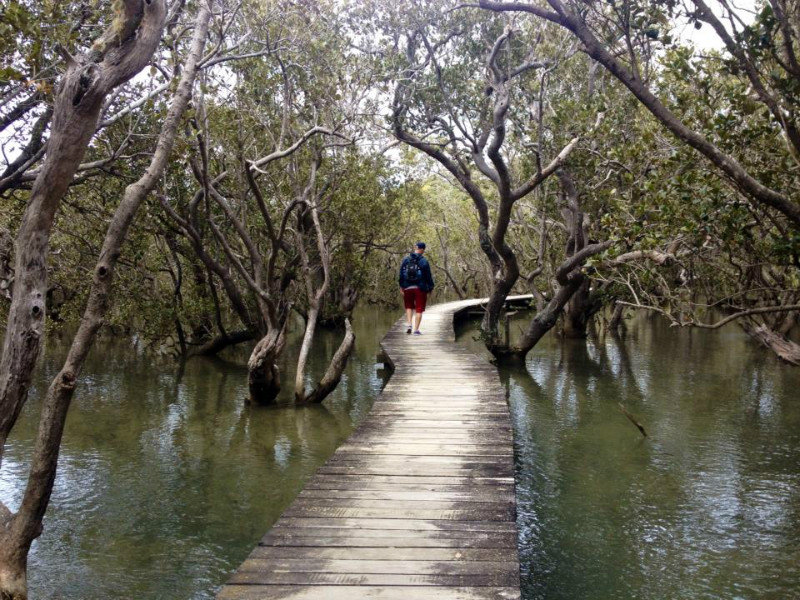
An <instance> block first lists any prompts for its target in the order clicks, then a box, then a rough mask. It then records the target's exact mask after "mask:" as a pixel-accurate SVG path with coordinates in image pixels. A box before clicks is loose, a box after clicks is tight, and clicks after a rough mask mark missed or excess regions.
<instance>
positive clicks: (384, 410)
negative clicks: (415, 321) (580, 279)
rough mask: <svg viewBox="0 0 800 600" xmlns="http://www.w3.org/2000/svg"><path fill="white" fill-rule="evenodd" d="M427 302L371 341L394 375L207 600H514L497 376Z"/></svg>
mask: <svg viewBox="0 0 800 600" xmlns="http://www.w3.org/2000/svg"><path fill="white" fill-rule="evenodd" d="M478 303H479V301H477V300H471V301H463V302H451V303H447V304H439V305H434V306H431V307H429V309H428V311H426V313H425V316H424V318H423V321H422V331H423V335H422V336H415V335H406V333H405V327H404V325H403V319H401V320H400V321H398V322H397V323H396V324H395V325H394V327H392V329H391V330H390V331H389V332H388V333H387V334H386V337H385V338H384V339H383V342H382V343H381V345H382V347H383V350H384V352H385V354H386V358H387V360H390V361H391V363H392V364H393V366H394V369H395V371H394V373H393V375H392V377H391V379H390V381H389V383H388V384H387V385H386V387H385V388H384V390H383V392H382V393H381V395H380V396H379V397H378V398H377V400H376V401H375V404H374V405H373V407H372V410H371V411H370V413H369V415H368V416H367V417H366V419H365V420H364V422H363V423H362V424H361V425H360V426H359V427H358V429H357V430H356V431H354V432H353V435H352V436H351V437H350V438H349V439H348V440H347V441H346V442H345V443H344V444H343V445H342V446H340V447H339V448H338V449H337V450H336V452H335V453H334V454H333V456H332V457H331V458H330V459H329V460H328V462H327V463H325V465H323V466H322V467H321V468H320V469H319V470H318V471H317V472H316V474H315V475H313V476H312V477H311V479H310V480H309V481H308V483H307V484H306V486H305V488H304V489H303V491H302V492H301V493H300V495H299V496H298V497H297V499H296V500H295V501H294V502H293V503H292V504H291V506H289V508H288V509H287V510H286V511H285V512H284V513H283V515H282V516H281V517H280V519H279V520H278V521H277V522H276V523H275V525H274V526H273V527H272V529H271V530H270V531H269V532H268V533H267V534H266V535H265V536H264V538H263V539H262V540H261V542H260V543H259V545H258V547H257V548H256V549H255V550H253V552H252V553H251V554H250V556H249V557H248V558H247V559H246V560H245V561H244V563H243V564H242V565H241V566H240V567H239V570H238V571H236V573H235V574H234V575H233V576H232V577H231V579H230V581H229V582H228V584H227V585H226V586H225V587H223V588H222V590H221V591H220V592H219V595H218V596H217V597H218V599H219V600H268V599H269V600H272V599H278V598H280V599H292V600H311V599H319V600H360V599H367V598H368V599H371V600H434V599H435V600H488V599H504V600H509V599H514V598H519V597H520V588H519V557H518V553H517V530H516V524H515V513H516V503H515V497H514V471H513V468H514V466H513V449H512V432H511V423H510V420H509V414H508V407H507V404H506V400H505V396H504V393H503V390H502V388H501V386H500V381H499V378H498V375H497V371H496V369H495V368H494V367H492V366H491V365H490V364H488V363H487V362H486V361H484V360H482V359H480V358H478V357H477V356H475V355H474V354H472V353H470V352H469V351H467V350H466V349H464V348H462V347H459V346H458V345H456V344H454V343H453V342H454V340H455V334H454V330H453V319H454V315H455V314H456V313H457V312H458V311H461V310H465V309H468V308H470V307H472V306H475V305H476V304H478Z"/></svg>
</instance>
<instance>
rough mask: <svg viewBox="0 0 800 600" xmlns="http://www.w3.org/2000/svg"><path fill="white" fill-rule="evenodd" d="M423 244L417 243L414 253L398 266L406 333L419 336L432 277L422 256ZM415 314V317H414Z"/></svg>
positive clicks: (430, 289)
mask: <svg viewBox="0 0 800 600" xmlns="http://www.w3.org/2000/svg"><path fill="white" fill-rule="evenodd" d="M423 254H425V243H424V242H417V243H416V244H415V245H414V252H412V253H410V254H409V255H408V256H406V257H405V258H404V259H403V262H402V264H401V265H400V288H401V289H402V290H403V305H404V306H405V308H406V323H407V324H408V327H407V329H406V333H411V331H412V329H413V330H414V334H415V335H421V332H420V330H419V324H420V322H421V321H422V313H423V312H424V311H425V304H426V303H427V301H428V294H429V293H430V292H432V291H433V285H434V284H433V275H432V274H431V265H430V264H429V263H428V260H427V259H426V258H425V257H424V256H423ZM415 313H416V315H415Z"/></svg>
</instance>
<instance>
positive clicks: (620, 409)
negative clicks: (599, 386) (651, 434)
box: [617, 402, 647, 437]
mask: <svg viewBox="0 0 800 600" xmlns="http://www.w3.org/2000/svg"><path fill="white" fill-rule="evenodd" d="M617 405H618V406H619V411H620V412H621V413H622V414H623V415H625V416H626V417H628V420H629V421H630V422H631V423H633V424H634V425H636V428H637V429H638V430H639V433H641V434H642V435H643V436H644V437H647V432H646V431H645V430H644V427H642V424H641V423H639V421H637V420H636V419H635V418H634V416H633V415H632V414H631V413H629V412H628V409H627V408H625V407H624V406H623V405H622V402H617Z"/></svg>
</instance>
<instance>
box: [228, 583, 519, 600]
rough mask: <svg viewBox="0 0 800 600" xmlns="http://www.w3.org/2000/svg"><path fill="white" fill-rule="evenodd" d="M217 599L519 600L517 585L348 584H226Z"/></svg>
mask: <svg viewBox="0 0 800 600" xmlns="http://www.w3.org/2000/svg"><path fill="white" fill-rule="evenodd" d="M217 598H219V600H273V599H275V598H280V599H281V600H353V599H354V598H358V599H363V600H519V598H520V592H519V587H518V586H511V587H506V588H502V587H491V588H487V587H474V586H472V587H455V586H453V587H430V586H422V585H411V584H409V583H406V584H405V585H400V586H392V587H386V586H369V585H359V586H348V585H340V586H336V585H305V586H290V585H267V586H261V585H229V586H225V587H224V588H223V589H222V591H221V592H220V593H219V596H217Z"/></svg>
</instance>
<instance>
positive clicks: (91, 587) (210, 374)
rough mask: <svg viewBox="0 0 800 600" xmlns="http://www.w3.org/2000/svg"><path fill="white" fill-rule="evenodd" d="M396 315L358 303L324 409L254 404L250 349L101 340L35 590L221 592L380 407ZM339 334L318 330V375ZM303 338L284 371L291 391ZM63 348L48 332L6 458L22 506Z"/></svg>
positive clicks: (74, 412) (41, 544) (139, 594)
mask: <svg viewBox="0 0 800 600" xmlns="http://www.w3.org/2000/svg"><path fill="white" fill-rule="evenodd" d="M396 317H397V315H393V314H389V313H382V312H378V311H374V310H373V311H364V312H362V313H359V314H357V315H356V317H355V319H354V324H353V325H354V330H355V332H356V336H357V342H356V347H355V352H354V356H353V358H352V360H351V362H350V364H349V365H348V368H347V371H346V373H345V375H344V376H343V378H342V382H341V384H340V385H339V388H338V389H337V390H336V392H335V393H334V394H333V396H332V397H331V398H329V399H328V400H327V401H326V404H325V405H324V406H310V407H305V408H302V409H294V408H276V409H259V408H247V407H245V405H244V398H245V397H246V395H247V389H246V377H245V376H246V371H245V369H244V367H243V366H242V365H244V364H245V362H246V355H247V353H246V350H241V351H238V352H236V353H231V354H229V355H228V356H225V357H223V358H219V359H192V360H190V361H188V362H186V364H184V365H179V364H176V363H175V362H173V361H171V360H166V359H165V360H156V359H154V358H153V357H152V356H149V355H143V354H140V353H137V352H135V351H134V349H133V348H132V347H131V345H130V343H128V342H126V341H114V342H104V343H102V344H99V345H98V347H97V348H96V351H95V352H94V353H93V354H92V355H91V357H90V359H89V360H88V361H87V365H86V370H85V376H84V377H82V379H81V383H80V386H79V389H78V391H77V392H76V395H75V402H74V403H73V406H72V409H71V411H70V415H69V418H68V422H67V427H66V431H65V436H64V442H63V445H62V454H61V461H60V464H59V473H58V477H57V481H56V486H55V490H54V494H53V499H52V502H51V506H50V510H49V512H48V515H47V518H46V521H45V531H44V533H43V535H42V536H41V538H40V539H39V540H37V542H35V543H34V547H33V550H32V552H31V556H30V588H31V597H32V598H80V599H81V600H94V599H97V600H99V599H103V600H105V599H108V598H121V597H125V598H169V599H170V600H172V599H179V598H212V597H213V594H214V591H215V590H216V589H217V588H218V586H219V585H221V584H222V583H223V582H224V581H225V579H226V577H227V575H228V574H229V573H230V572H231V571H232V570H233V569H235V568H236V566H238V564H239V563H240V562H241V561H242V560H243V559H244V558H245V556H246V555H247V554H248V553H249V552H250V550H251V549H252V547H253V546H254V545H255V543H256V542H257V541H258V539H259V538H260V537H261V535H262V534H263V533H264V532H265V531H266V530H267V529H268V527H269V526H270V525H271V524H272V523H273V522H274V521H275V519H277V517H278V516H279V515H280V513H281V512H282V511H283V510H284V508H285V507H286V506H287V505H288V504H289V503H290V502H291V501H292V500H293V499H294V497H295V495H296V494H297V492H298V491H299V490H300V489H301V487H302V485H303V482H304V481H305V479H306V478H307V477H308V476H309V475H310V474H311V473H313V472H314V470H316V468H317V467H318V466H319V465H320V464H321V463H322V462H324V461H325V460H326V459H327V458H328V456H330V454H331V453H332V452H333V451H334V450H335V448H336V447H337V446H338V445H339V444H340V443H341V442H342V441H343V440H344V439H346V437H347V436H348V435H349V434H350V432H351V431H352V429H353V427H354V425H355V424H357V423H358V422H359V420H360V419H361V418H362V417H363V416H364V415H365V414H366V412H367V411H368V410H369V407H370V406H371V404H372V400H373V399H374V398H375V396H376V395H377V393H378V391H379V390H380V387H381V385H382V380H381V378H380V377H379V376H378V374H377V372H376V368H375V367H376V365H375V355H376V351H377V344H378V341H379V340H380V338H381V337H382V335H383V334H384V333H385V331H386V329H387V328H388V327H389V325H390V324H391V323H392V322H393V321H394V319H395V318H396ZM293 335H294V336H295V337H297V336H299V335H300V330H299V328H296V330H295V331H294V333H293ZM340 337H341V333H338V332H325V331H323V332H320V342H321V343H320V344H319V345H318V347H317V348H316V349H315V352H314V353H313V355H312V357H311V358H310V361H309V377H320V376H321V375H322V372H323V371H324V368H325V366H326V365H325V363H324V358H325V357H327V356H330V355H332V354H333V352H334V351H335V349H336V347H337V346H338V343H339V340H340ZM296 341H297V340H296V339H292V340H290V341H289V345H288V348H289V350H290V351H289V352H287V355H286V357H285V360H284V364H283V368H282V371H283V373H284V378H285V379H284V381H285V382H287V384H288V387H289V388H291V382H292V381H293V380H294V372H293V371H294V364H293V363H294V361H295V360H296V357H295V355H294V354H293V352H291V349H292V348H296V347H297V344H296ZM64 351H65V347H64V345H63V344H59V343H56V342H53V341H50V342H49V343H48V347H47V348H46V352H45V356H44V360H43V365H42V376H39V377H37V378H36V381H37V383H38V387H36V388H35V389H34V390H33V391H32V393H31V399H30V401H29V403H28V405H27V406H26V408H25V410H24V413H23V415H22V417H21V419H20V422H19V423H18V425H17V428H16V430H15V431H14V435H13V438H12V440H11V441H10V444H9V447H8V450H7V453H6V455H5V457H4V462H3V469H2V471H1V472H0V495H1V496H2V498H4V499H6V500H8V501H10V503H11V505H12V507H14V508H16V507H17V506H18V505H19V502H20V501H21V493H22V487H23V485H24V477H26V476H27V467H28V457H29V455H30V448H31V445H32V442H33V436H34V434H35V425H36V419H37V417H38V412H39V407H40V394H41V393H42V390H44V387H43V385H42V384H43V383H45V382H47V381H49V378H51V377H52V376H53V375H54V373H55V372H56V369H57V368H58V366H59V365H60V361H61V359H63V355H64ZM291 393H292V390H291V389H286V390H284V394H283V398H282V399H283V400H284V401H286V402H288V401H289V400H290V397H291Z"/></svg>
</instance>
